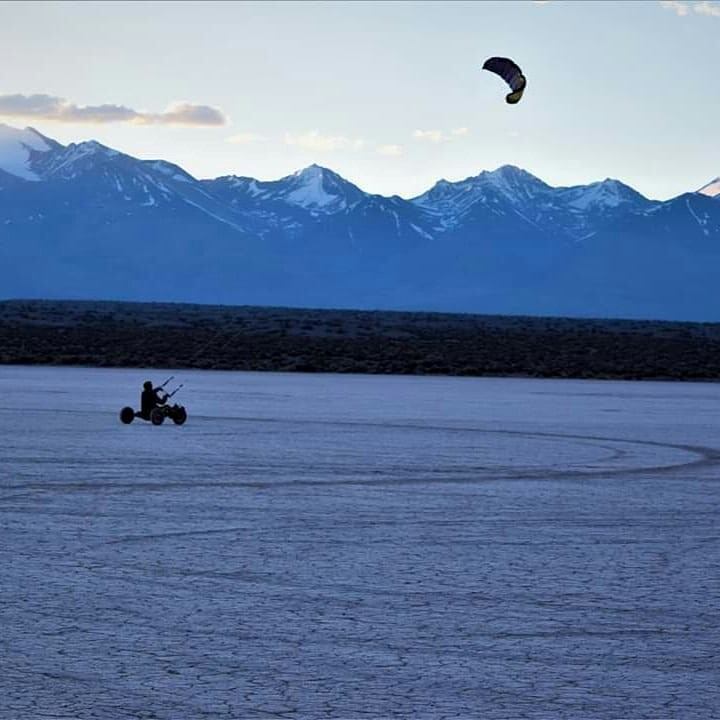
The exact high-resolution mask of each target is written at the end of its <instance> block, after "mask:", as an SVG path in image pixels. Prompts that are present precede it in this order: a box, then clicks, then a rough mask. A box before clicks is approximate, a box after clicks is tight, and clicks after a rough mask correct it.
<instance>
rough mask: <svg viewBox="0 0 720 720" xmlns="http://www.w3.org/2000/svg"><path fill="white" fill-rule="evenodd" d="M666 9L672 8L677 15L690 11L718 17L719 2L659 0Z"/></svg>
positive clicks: (710, 0)
mask: <svg viewBox="0 0 720 720" xmlns="http://www.w3.org/2000/svg"><path fill="white" fill-rule="evenodd" d="M660 5H661V6H662V7H664V8H665V9H666V10H672V11H673V12H674V13H675V14H676V15H678V16H679V17H686V16H687V15H689V14H690V13H691V12H694V13H696V14H697V15H706V16H709V17H717V18H720V2H714V1H713V0H701V2H684V1H683V0H660Z"/></svg>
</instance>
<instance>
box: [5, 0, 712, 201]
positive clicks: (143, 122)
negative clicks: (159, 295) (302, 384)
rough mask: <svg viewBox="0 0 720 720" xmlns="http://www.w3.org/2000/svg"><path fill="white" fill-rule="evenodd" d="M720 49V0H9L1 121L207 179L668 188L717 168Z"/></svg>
mask: <svg viewBox="0 0 720 720" xmlns="http://www.w3.org/2000/svg"><path fill="white" fill-rule="evenodd" d="M493 55H501V56H507V57H511V58H513V59H515V60H516V62H517V63H518V64H519V65H520V66H521V67H522V69H523V71H524V73H525V75H526V76H527V78H528V86H527V90H526V91H525V96H524V98H523V99H522V101H521V102H520V103H519V104H518V105H514V106H511V105H507V104H506V103H505V101H504V96H505V93H506V92H507V89H506V87H505V85H504V83H503V81H502V80H500V79H499V78H498V77H496V76H494V75H491V74H490V73H488V72H486V71H483V70H481V67H482V63H483V62H484V60H485V59H486V58H488V57H490V56H493ZM719 61H720V1H695V2H691V1H687V2H685V1H683V2H681V1H672V0H671V1H670V2H667V1H666V2H660V1H658V0H643V1H639V2H632V1H629V0H622V1H621V2H613V1H611V0H603V1H601V2H578V1H577V0H575V1H572V0H554V1H550V2H532V1H523V2H519V1H518V2H512V1H508V0H503V1H502V2H453V1H451V0H443V1H442V2H412V1H409V0H408V1H404V2H382V1H378V0H376V1H374V2H340V1H338V2H330V1H328V2H302V1H298V0H293V1H292V2H269V1H263V2H217V3H216V2H182V3H179V2H134V1H133V2H0V67H1V68H2V72H0V122H5V123H7V124H9V125H13V126H16V127H25V126H28V125H29V126H32V127H35V128H36V129H38V130H39V131H40V132H42V133H43V134H45V135H48V136H49V137H52V138H54V139H56V140H58V141H59V142H62V143H70V142H79V141H82V140H88V139H94V140H98V141H99V142H102V143H103V144H105V145H108V146H110V147H113V148H115V149H117V150H120V151H122V152H125V153H128V154H130V155H133V156H135V157H139V158H143V159H150V158H162V159H164V160H168V161H170V162H174V163H176V164H178V165H180V166H181V167H183V168H184V169H185V170H187V171H188V172H190V173H191V174H192V175H194V176H196V177H199V178H208V177H217V176H220V175H230V174H234V175H241V176H250V177H255V178H258V179H261V180H274V179H277V178H280V177H283V176H285V175H288V174H290V173H292V172H295V171H296V170H298V169H300V168H302V167H306V166H307V165H310V164H312V163H317V164H320V165H323V166H325V167H329V168H331V169H333V170H335V171H336V172H338V173H340V174H341V175H342V176H343V177H345V178H346V179H348V180H350V181H352V182H354V183H355V184H357V185H358V186H359V187H361V188H362V189H363V190H365V191H367V192H374V193H379V194H382V195H393V194H397V195H400V196H402V197H406V198H409V197H413V196H415V195H418V194H420V193H422V192H424V191H426V190H427V189H429V188H430V187H431V186H432V185H433V184H434V183H435V182H436V181H437V180H439V179H441V178H444V179H447V180H452V181H454V180H461V179H464V178H466V177H468V176H471V175H476V174H478V173H479V172H481V171H482V170H492V169H494V168H496V167H499V166H501V165H505V164H512V165H517V166H519V167H522V168H524V169H526V170H528V171H529V172H531V173H533V174H534V175H537V176H538V177H540V178H541V179H543V180H545V181H546V182H548V183H550V184H551V185H577V184H582V183H588V182H593V181H596V180H602V179H604V178H606V177H612V178H617V179H619V180H621V181H623V182H625V183H628V184H629V185H632V186H633V187H634V188H636V189H637V190H639V191H640V192H642V193H643V194H644V195H646V196H647V197H651V198H655V199H666V198H669V197H673V196H675V195H678V194H680V193H682V192H686V191H688V190H696V189H698V188H699V187H700V186H702V185H704V184H705V183H707V182H709V181H710V180H711V179H713V178H715V177H716V176H718V175H720V143H719V142H718V140H717V138H718V131H719V130H720V91H718V87H719V84H718V81H717V68H718V62H719Z"/></svg>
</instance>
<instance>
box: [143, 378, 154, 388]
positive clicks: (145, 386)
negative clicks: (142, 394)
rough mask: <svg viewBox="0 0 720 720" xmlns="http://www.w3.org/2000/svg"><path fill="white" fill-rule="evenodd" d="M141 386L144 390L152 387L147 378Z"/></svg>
mask: <svg viewBox="0 0 720 720" xmlns="http://www.w3.org/2000/svg"><path fill="white" fill-rule="evenodd" d="M143 387H144V388H145V390H152V389H153V387H152V383H151V382H150V381H149V380H146V381H145V382H144V383H143Z"/></svg>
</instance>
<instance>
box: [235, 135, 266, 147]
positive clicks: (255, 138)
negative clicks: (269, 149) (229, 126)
mask: <svg viewBox="0 0 720 720" xmlns="http://www.w3.org/2000/svg"><path fill="white" fill-rule="evenodd" d="M226 140H227V142H229V143H234V144H235V145H253V144H254V143H257V142H260V141H261V140H265V136H264V135H260V134H258V133H252V132H241V133H237V135H231V136H230V137H229V138H226Z"/></svg>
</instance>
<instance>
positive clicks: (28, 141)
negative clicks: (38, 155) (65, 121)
mask: <svg viewBox="0 0 720 720" xmlns="http://www.w3.org/2000/svg"><path fill="white" fill-rule="evenodd" d="M49 150H51V147H50V145H49V144H48V143H47V142H46V141H45V138H43V136H42V135H40V133H38V132H37V131H35V130H33V129H32V128H25V129H24V130H19V129H17V128H13V127H10V126H9V125H4V124H2V123H0V169H1V170H4V171H5V172H7V173H10V174H11V175H15V176H16V177H19V178H22V179H23V180H31V181H34V182H37V181H39V180H41V177H40V176H39V175H38V174H37V173H36V172H35V171H34V170H33V168H32V164H31V152H32V151H36V152H43V153H44V152H48V151H49Z"/></svg>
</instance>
